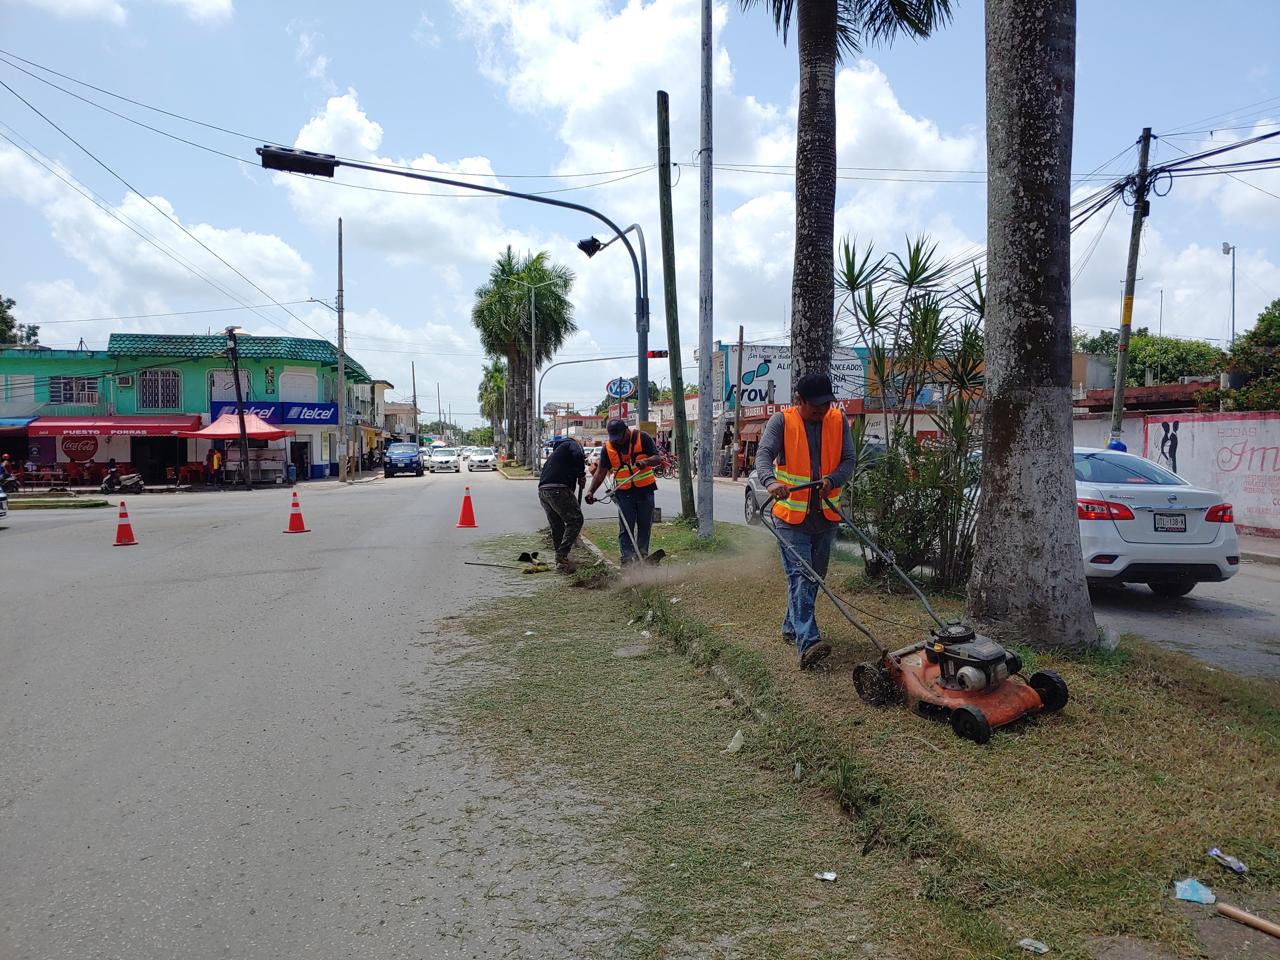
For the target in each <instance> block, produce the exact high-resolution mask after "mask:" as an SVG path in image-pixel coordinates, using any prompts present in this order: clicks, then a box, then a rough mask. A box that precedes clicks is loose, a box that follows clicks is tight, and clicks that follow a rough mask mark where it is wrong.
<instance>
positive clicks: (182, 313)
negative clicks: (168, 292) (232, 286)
mask: <svg viewBox="0 0 1280 960" xmlns="http://www.w3.org/2000/svg"><path fill="white" fill-rule="evenodd" d="M10 142H12V141H10ZM310 302H311V301H310V300H285V301H284V303H285V304H287V305H288V306H291V307H296V306H298V305H299V304H303V303H310ZM272 306H275V304H271V303H255V304H249V305H246V306H243V307H208V308H204V309H200V310H175V311H174V312H172V313H135V314H131V315H129V316H122V317H83V318H81V319H79V320H42V321H40V323H39V326H40V327H42V328H43V327H49V326H53V325H54V324H57V323H103V322H106V321H109V320H155V319H158V318H160V317H188V316H195V315H196V314H201V313H226V312H227V311H230V310H262V309H266V308H267V307H272Z"/></svg>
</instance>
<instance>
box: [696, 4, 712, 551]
mask: <svg viewBox="0 0 1280 960" xmlns="http://www.w3.org/2000/svg"><path fill="white" fill-rule="evenodd" d="M711 44H712V34H711V0H702V123H701V126H702V135H701V140H700V149H699V151H698V174H699V176H698V183H699V189H698V203H699V225H698V537H699V539H701V540H710V539H711V537H712V536H713V535H714V534H715V507H714V505H713V499H712V490H713V486H712V478H711V444H712V437H711V406H712V403H713V400H712V397H711V304H712V299H711V265H712V259H711V212H712V209H711V207H712V204H711V55H712V49H711Z"/></svg>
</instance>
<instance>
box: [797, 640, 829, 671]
mask: <svg viewBox="0 0 1280 960" xmlns="http://www.w3.org/2000/svg"><path fill="white" fill-rule="evenodd" d="M829 656H831V644H829V643H827V642H826V641H825V640H819V641H818V642H817V643H814V644H810V645H809V646H808V647H806V648H805V650H804V652H803V653H801V654H800V669H801V670H812V669H813V668H814V667H816V666H817V665H818V664H820V663H821V662H822V661H823V660H825V659H827V657H829Z"/></svg>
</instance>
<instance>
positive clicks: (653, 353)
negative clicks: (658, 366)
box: [647, 350, 667, 359]
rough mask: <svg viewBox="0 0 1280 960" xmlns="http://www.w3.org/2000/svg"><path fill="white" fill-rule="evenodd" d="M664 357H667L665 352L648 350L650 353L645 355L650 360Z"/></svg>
mask: <svg viewBox="0 0 1280 960" xmlns="http://www.w3.org/2000/svg"><path fill="white" fill-rule="evenodd" d="M666 355H667V351H666V350H650V351H649V352H648V354H647V356H648V357H649V358H650V359H655V358H659V357H665V356H666Z"/></svg>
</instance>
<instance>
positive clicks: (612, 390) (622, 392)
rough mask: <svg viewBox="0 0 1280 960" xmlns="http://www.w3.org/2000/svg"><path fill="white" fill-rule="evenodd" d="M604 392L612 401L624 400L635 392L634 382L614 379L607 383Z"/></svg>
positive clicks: (619, 378) (623, 378)
mask: <svg viewBox="0 0 1280 960" xmlns="http://www.w3.org/2000/svg"><path fill="white" fill-rule="evenodd" d="M605 391H606V392H607V393H608V394H609V396H610V397H612V398H613V399H614V400H625V399H627V397H629V396H631V395H632V394H633V393H635V392H636V385H635V381H633V380H628V379H627V378H626V377H615V378H614V379H613V380H610V381H609V384H608V386H606V387H605Z"/></svg>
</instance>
